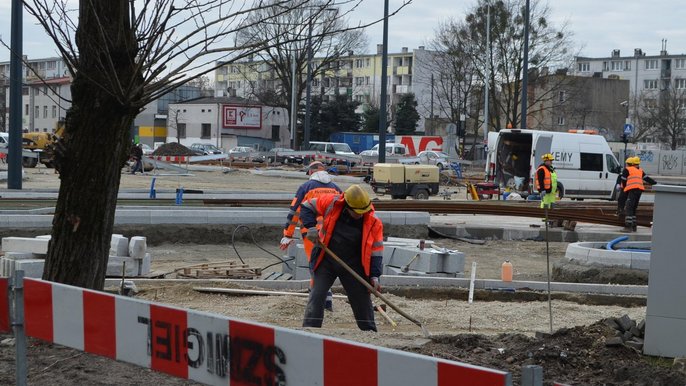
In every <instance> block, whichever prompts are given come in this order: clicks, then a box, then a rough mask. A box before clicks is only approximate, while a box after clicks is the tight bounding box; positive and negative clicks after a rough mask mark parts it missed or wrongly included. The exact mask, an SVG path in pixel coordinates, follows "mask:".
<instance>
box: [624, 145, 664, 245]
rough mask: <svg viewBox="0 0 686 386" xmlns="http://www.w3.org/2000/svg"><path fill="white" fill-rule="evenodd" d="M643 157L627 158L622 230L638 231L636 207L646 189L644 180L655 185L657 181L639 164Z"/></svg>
mask: <svg viewBox="0 0 686 386" xmlns="http://www.w3.org/2000/svg"><path fill="white" fill-rule="evenodd" d="M640 164H641V159H640V158H638V157H629V158H627V159H626V167H625V168H624V170H623V171H622V176H621V182H620V184H621V186H622V190H624V194H625V195H626V206H625V208H624V213H625V216H624V228H623V229H622V232H636V209H637V208H638V202H639V201H640V200H641V194H643V191H644V190H645V185H644V182H647V183H648V184H650V185H655V184H656V183H657V181H655V180H654V179H652V178H650V177H648V175H647V174H645V172H644V171H643V170H641V168H640V167H639V165H640Z"/></svg>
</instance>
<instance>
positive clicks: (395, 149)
mask: <svg viewBox="0 0 686 386" xmlns="http://www.w3.org/2000/svg"><path fill="white" fill-rule="evenodd" d="M405 150H406V149H405V145H402V144H399V143H394V142H386V154H396V155H405V154H406V151H405ZM360 155H366V156H377V155H379V144H378V143H377V144H376V145H374V147H372V148H371V149H369V150H364V151H362V152H360Z"/></svg>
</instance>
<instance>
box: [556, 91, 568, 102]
mask: <svg viewBox="0 0 686 386" xmlns="http://www.w3.org/2000/svg"><path fill="white" fill-rule="evenodd" d="M565 100H567V95H566V93H565V92H564V91H560V92H559V95H558V101H560V102H564V101H565Z"/></svg>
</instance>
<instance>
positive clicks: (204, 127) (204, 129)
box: [200, 123, 212, 139]
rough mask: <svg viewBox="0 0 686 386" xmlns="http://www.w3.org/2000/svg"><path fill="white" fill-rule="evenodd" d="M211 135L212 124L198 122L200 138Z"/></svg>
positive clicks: (206, 137)
mask: <svg viewBox="0 0 686 386" xmlns="http://www.w3.org/2000/svg"><path fill="white" fill-rule="evenodd" d="M211 136H212V125H210V124H209V123H201V124H200V138H203V139H208V138H210V137H211Z"/></svg>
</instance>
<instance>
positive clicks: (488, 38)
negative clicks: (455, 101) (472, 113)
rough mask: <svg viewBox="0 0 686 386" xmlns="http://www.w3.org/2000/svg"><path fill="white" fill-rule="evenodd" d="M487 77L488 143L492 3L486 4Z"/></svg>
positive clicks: (485, 106) (485, 104)
mask: <svg viewBox="0 0 686 386" xmlns="http://www.w3.org/2000/svg"><path fill="white" fill-rule="evenodd" d="M486 7H487V10H486V60H485V62H486V77H485V78H484V142H485V143H488V92H489V85H490V77H491V3H490V2H489V3H488V5H487V6H486Z"/></svg>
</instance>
